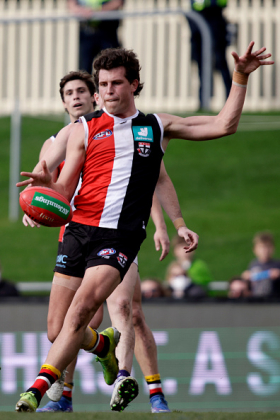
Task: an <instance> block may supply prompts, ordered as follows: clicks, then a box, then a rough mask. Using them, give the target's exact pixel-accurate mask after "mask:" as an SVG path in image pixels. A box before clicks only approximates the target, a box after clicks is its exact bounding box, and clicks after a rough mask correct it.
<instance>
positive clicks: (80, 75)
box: [59, 70, 95, 102]
mask: <svg viewBox="0 0 280 420" xmlns="http://www.w3.org/2000/svg"><path fill="white" fill-rule="evenodd" d="M72 80H82V81H83V82H84V83H85V84H86V85H87V87H88V90H89V91H90V94H91V96H93V95H94V92H95V87H94V82H93V78H92V76H91V74H89V73H88V72H87V71H83V70H79V71H70V73H68V74H66V75H65V76H64V77H63V78H62V79H61V80H60V83H59V88H60V89H59V93H60V96H61V99H62V100H63V102H64V87H65V85H66V83H68V82H71V81H72Z"/></svg>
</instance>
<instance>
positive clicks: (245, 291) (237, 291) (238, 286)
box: [228, 277, 252, 299]
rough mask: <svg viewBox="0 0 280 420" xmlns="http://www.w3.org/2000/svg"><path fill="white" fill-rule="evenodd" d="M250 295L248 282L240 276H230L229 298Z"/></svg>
mask: <svg viewBox="0 0 280 420" xmlns="http://www.w3.org/2000/svg"><path fill="white" fill-rule="evenodd" d="M251 295H252V293H251V288H250V282H249V281H247V280H243V279H242V278H241V277H232V278H231V279H230V281H229V290H228V297H229V298H230V299H242V298H247V297H250V296H251Z"/></svg>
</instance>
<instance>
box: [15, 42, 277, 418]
mask: <svg viewBox="0 0 280 420" xmlns="http://www.w3.org/2000/svg"><path fill="white" fill-rule="evenodd" d="M253 46H254V42H251V43H250V44H249V46H248V48H247V50H246V52H245V54H244V55H242V56H240V57H239V56H238V54H237V53H236V52H233V53H232V55H233V58H234V61H235V70H234V74H233V82H232V88H231V91H230V94H229V97H228V99H227V101H226V104H225V106H224V107H223V109H222V110H221V112H220V113H219V114H218V115H216V116H194V117H188V118H181V117H177V116H174V115H170V114H148V115H144V114H143V113H141V112H140V111H138V110H137V109H136V106H135V96H137V95H138V94H139V93H140V92H141V90H142V88H143V84H141V83H140V64H139V61H138V59H137V57H136V55H135V53H134V52H133V51H129V50H125V49H108V50H104V51H102V52H101V54H100V56H99V57H98V58H97V59H96V60H95V61H94V70H95V73H94V78H95V85H96V86H98V89H99V95H100V97H101V100H102V102H103V104H104V108H103V109H102V110H100V111H97V112H94V113H92V114H88V115H86V116H84V117H81V118H80V121H79V123H77V124H73V125H69V126H67V127H65V128H64V129H62V130H61V131H60V133H59V134H58V135H57V138H56V142H57V144H59V145H65V144H67V152H66V160H65V165H64V167H63V169H62V172H61V174H60V177H59V179H58V181H57V182H56V183H54V182H53V181H52V177H51V173H50V171H52V170H53V169H55V168H56V167H57V165H58V164H59V163H60V162H61V157H62V156H60V157H59V159H58V158H57V157H56V159H54V158H53V159H52V157H53V150H52V147H50V148H49V150H48V152H49V153H48V156H47V157H45V156H44V159H46V160H43V161H41V162H40V163H39V164H38V167H36V168H35V171H34V172H33V173H30V172H22V173H21V174H22V175H23V176H26V177H30V178H29V179H28V180H27V181H25V183H28V184H29V183H31V184H32V185H42V186H46V187H49V188H53V189H54V190H56V191H58V192H60V193H61V194H63V195H64V196H65V197H66V198H67V199H68V200H69V201H70V200H71V198H72V196H73V194H74V191H75V188H76V186H77V183H78V181H79V178H80V174H81V172H82V179H83V182H82V186H81V188H80V190H79V194H78V195H77V196H76V197H75V201H74V205H75V208H76V210H75V211H74V215H73V219H72V221H71V222H70V223H69V225H68V226H67V228H66V230H65V234H64V237H65V238H66V237H67V238H68V240H67V243H66V241H65V244H64V245H65V246H64V248H63V250H62V251H63V255H65V256H66V257H65V264H63V265H64V267H56V271H57V272H58V273H60V274H62V275H63V276H64V277H65V276H67V275H68V276H69V275H73V273H75V274H74V275H76V276H77V277H81V271H82V270H81V261H80V258H77V256H78V255H81V254H82V255H83V258H84V261H85V265H83V267H82V268H83V269H84V268H85V274H84V276H83V281H82V283H81V286H80V287H79V289H78V290H77V292H76V294H75V296H74V298H73V300H72V303H71V305H70V307H69V309H68V311H67V314H66V317H65V320H64V323H63V326H62V329H61V331H60V333H59V335H58V336H57V338H56V340H55V341H54V343H53V345H52V346H51V348H50V351H49V353H48V355H47V358H46V361H45V363H44V364H43V366H42V368H41V371H40V372H39V375H38V377H37V379H36V380H35V382H34V384H33V385H32V386H31V387H30V388H29V389H28V390H27V391H26V392H25V393H23V394H22V395H21V398H20V400H19V401H18V403H17V405H16V410H17V411H27V410H28V409H29V408H30V409H31V410H34V409H35V408H37V407H38V405H39V403H40V400H41V398H42V396H43V395H44V393H45V392H46V390H47V389H48V388H49V387H50V385H51V384H52V383H53V382H54V381H55V380H56V379H58V378H59V377H60V376H61V372H62V371H63V370H64V369H65V368H66V366H67V365H68V364H69V363H70V362H71V361H72V360H73V359H74V357H76V356H77V354H78V351H79V349H80V348H84V349H86V350H88V351H93V352H96V350H97V352H98V356H99V358H100V357H101V358H102V359H103V361H105V360H106V365H105V363H104V365H103V367H104V370H105V376H106V374H107V375H108V376H109V377H110V378H112V377H113V376H114V370H115V366H114V363H111V361H113V360H114V358H113V356H114V350H115V344H116V342H117V337H115V332H116V331H114V332H110V334H107V338H108V336H109V343H108V340H105V339H102V335H101V334H98V333H97V332H96V331H95V330H92V329H90V328H89V327H88V323H89V322H90V320H91V319H92V317H93V315H94V314H95V313H96V312H97V310H98V308H99V307H100V306H101V305H102V303H103V302H104V301H105V300H106V299H107V298H108V297H109V296H110V294H111V293H112V292H113V291H114V290H115V289H116V288H117V286H118V285H119V284H120V283H121V282H122V280H123V278H124V276H125V274H126V273H127V271H128V269H129V267H130V265H131V264H132V262H133V261H134V259H135V257H136V255H137V253H138V251H139V249H140V246H141V244H142V242H143V240H144V239H145V228H146V225H147V222H148V219H149V215H150V210H151V205H152V199H153V194H154V191H155V189H156V193H157V195H158V197H159V199H160V202H161V204H162V205H163V207H164V208H166V202H168V201H169V202H170V199H169V197H168V195H167V192H166V190H164V188H163V184H162V179H161V174H160V167H161V161H162V158H163V155H164V153H165V150H166V148H167V145H168V143H169V141H170V140H171V139H174V138H175V139H184V140H193V141H202V140H211V139H215V138H221V137H224V136H228V135H231V134H234V133H235V132H236V130H237V127H238V123H239V119H240V116H241V113H242V109H243V104H244V101H245V96H246V90H247V89H246V88H247V82H248V77H249V75H250V73H252V72H253V71H255V70H256V69H257V68H258V67H260V66H262V65H270V64H273V61H266V59H267V58H269V57H270V56H271V54H264V52H265V48H261V49H259V50H257V51H255V52H253ZM63 157H64V156H63ZM25 183H24V182H23V183H19V184H18V186H21V185H25ZM169 210H170V209H169ZM169 217H170V218H171V220H173V223H174V226H175V227H176V229H177V231H178V234H179V235H181V234H182V229H185V228H186V225H185V223H184V220H183V219H182V217H181V215H178V214H176V211H175V206H174V208H173V209H171V211H169ZM186 240H187V241H188V244H187V250H188V251H190V250H192V249H194V246H195V240H194V237H193V235H192V234H190V233H188V234H187V237H186ZM131 335H132V336H133V331H131ZM106 341H107V343H106ZM108 346H109V347H108ZM111 356H112V357H111ZM104 359H105V360H104ZM124 370H127V369H124ZM127 371H128V370H127ZM44 378H46V380H44ZM131 397H132V394H131ZM117 403H118V402H116V404H117ZM114 404H115V403H114ZM114 404H113V406H114Z"/></svg>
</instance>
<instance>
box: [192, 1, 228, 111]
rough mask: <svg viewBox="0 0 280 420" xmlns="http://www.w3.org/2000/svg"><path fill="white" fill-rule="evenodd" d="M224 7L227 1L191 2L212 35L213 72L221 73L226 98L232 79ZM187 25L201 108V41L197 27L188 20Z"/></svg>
mask: <svg viewBox="0 0 280 420" xmlns="http://www.w3.org/2000/svg"><path fill="white" fill-rule="evenodd" d="M226 6H227V0H191V7H192V10H193V11H195V12H196V13H199V14H200V15H201V16H202V17H203V18H204V19H205V21H206V22H207V24H208V26H209V29H210V32H211V35H212V58H213V70H218V71H219V72H220V73H221V75H222V78H223V81H224V85H225V90H226V97H228V95H229V91H230V88H231V81H232V78H231V75H230V72H229V68H228V64H227V60H226V47H227V45H229V41H230V39H229V38H228V32H227V24H228V23H227V21H226V19H225V17H224V16H223V9H224V8H225V7H226ZM189 25H190V29H191V48H192V51H191V54H192V60H194V61H196V62H197V65H198V73H199V80H200V87H199V100H200V108H201V98H202V90H203V88H204V86H203V80H202V63H203V59H202V40H201V34H200V31H199V29H198V26H197V25H196V24H195V23H194V22H193V21H191V20H189ZM212 90H213V80H212Z"/></svg>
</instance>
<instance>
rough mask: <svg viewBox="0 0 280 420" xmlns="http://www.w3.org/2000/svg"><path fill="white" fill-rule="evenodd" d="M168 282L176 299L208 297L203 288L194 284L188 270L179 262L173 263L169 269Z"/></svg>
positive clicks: (167, 273) (167, 272)
mask: <svg viewBox="0 0 280 420" xmlns="http://www.w3.org/2000/svg"><path fill="white" fill-rule="evenodd" d="M166 280H167V283H168V287H169V289H170V291H171V296H172V297H174V298H175V299H181V298H185V297H195V298H198V297H204V296H206V293H205V291H204V290H203V289H202V287H200V286H198V285H196V284H194V283H193V282H192V280H191V279H190V277H188V275H187V273H186V270H184V268H183V267H182V265H181V264H180V263H179V262H178V261H173V262H172V263H171V264H169V266H168V267H167V271H166Z"/></svg>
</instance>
